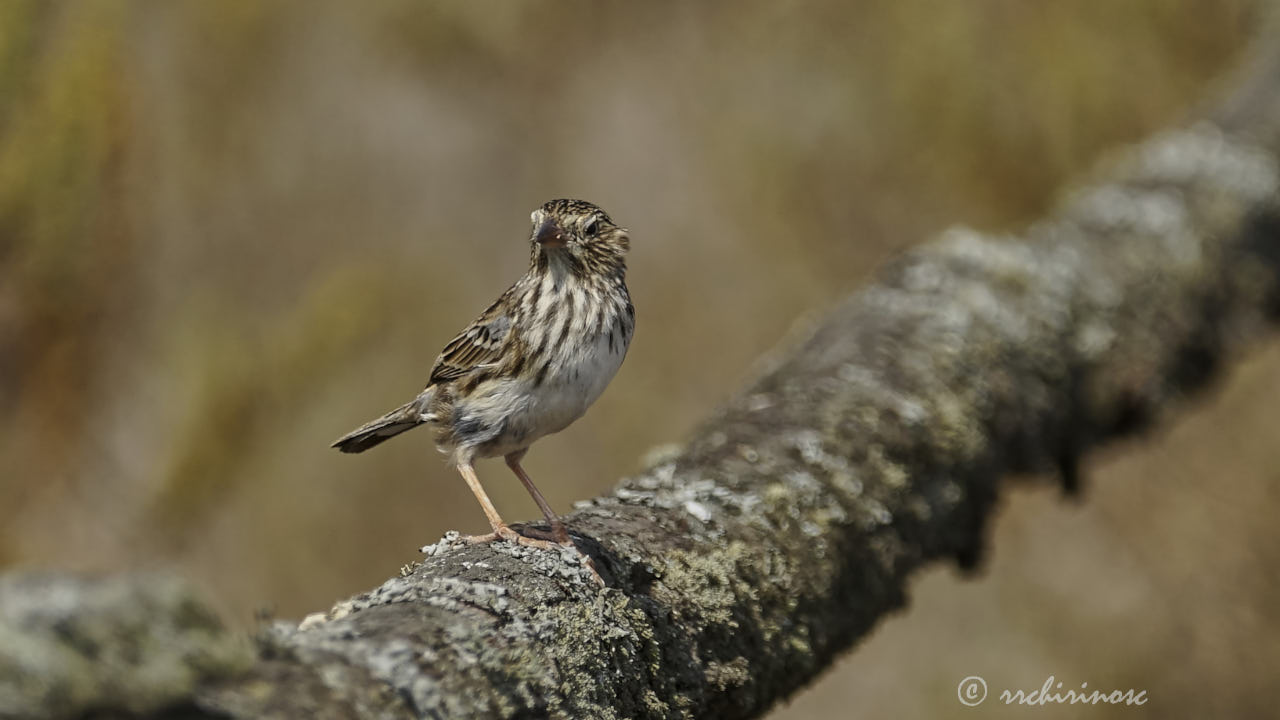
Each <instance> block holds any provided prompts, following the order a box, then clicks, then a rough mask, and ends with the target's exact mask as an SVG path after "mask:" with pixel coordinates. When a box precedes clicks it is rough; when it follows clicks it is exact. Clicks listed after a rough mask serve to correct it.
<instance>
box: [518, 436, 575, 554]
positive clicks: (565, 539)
mask: <svg viewBox="0 0 1280 720" xmlns="http://www.w3.org/2000/svg"><path fill="white" fill-rule="evenodd" d="M524 453H525V451H524V450H520V451H519V452H513V453H511V454H510V455H507V456H506V461H507V467H509V468H511V472H513V473H515V474H516V477H518V478H520V483H521V484H522V485H524V489H525V490H528V491H529V494H530V495H532V496H533V501H534V502H535V503H537V504H538V509H539V510H541V511H542V515H543V516H544V517H546V518H547V524H549V525H550V526H551V539H552V540H554V541H556V542H558V543H560V544H561V545H572V544H573V541H572V540H570V539H569V531H568V530H566V529H565V526H564V523H562V522H560V517H559V516H558V515H556V513H555V511H554V510H552V509H551V505H550V503H548V502H547V499H546V498H544V497H542V493H540V492H538V488H536V487H534V485H533V481H532V480H530V479H529V475H528V473H526V472H525V471H524V468H522V467H520V459H521V458H523V457H524Z"/></svg>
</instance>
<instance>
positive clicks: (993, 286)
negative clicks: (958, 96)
mask: <svg viewBox="0 0 1280 720" xmlns="http://www.w3.org/2000/svg"><path fill="white" fill-rule="evenodd" d="M1278 58H1280V54H1277V53H1276V52H1272V51H1269V52H1268V53H1267V54H1265V55H1262V56H1260V57H1259V58H1258V60H1257V62H1256V63H1255V65H1254V67H1253V68H1252V70H1251V71H1250V72H1249V73H1247V74H1246V76H1245V78H1244V80H1243V81H1242V82H1241V83H1240V84H1239V85H1238V87H1237V91H1236V93H1235V94H1234V95H1232V96H1230V97H1228V98H1227V99H1226V100H1225V101H1224V102H1222V103H1220V104H1218V105H1217V106H1216V108H1215V109H1214V110H1213V111H1212V112H1210V113H1208V114H1207V115H1206V117H1207V119H1205V120H1202V121H1200V122H1198V123H1196V124H1194V125H1191V126H1189V127H1187V128H1185V129H1181V130H1175V131H1170V132H1167V133H1164V134H1161V135H1159V136H1157V137H1154V138H1152V139H1150V140H1148V141H1147V142H1144V143H1142V144H1140V145H1137V146H1135V147H1134V148H1131V149H1129V150H1127V151H1124V152H1121V153H1119V154H1118V155H1116V156H1114V157H1112V158H1111V159H1110V160H1109V161H1108V162H1107V163H1105V164H1104V166H1103V167H1102V168H1101V169H1100V170H1099V171H1098V173H1097V174H1096V175H1095V176H1094V177H1093V178H1092V179H1091V180H1089V181H1088V182H1086V183H1085V184H1083V185H1081V186H1080V188H1079V189H1078V190H1077V191H1075V192H1074V193H1072V194H1071V195H1070V196H1069V197H1068V198H1067V199H1066V200H1065V201H1064V202H1063V204H1062V205H1061V206H1060V208H1059V209H1058V210H1057V211H1056V212H1055V213H1053V214H1052V215H1051V216H1050V217H1048V218H1046V219H1044V220H1043V221H1042V222H1039V223H1037V224H1036V225H1034V226H1032V227H1031V228H1030V229H1028V230H1027V231H1026V233H1025V234H1024V236H1023V237H1020V238H1018V237H992V236H988V235H984V234H982V233H979V232H975V231H972V230H966V229H954V230H950V231H948V232H946V233H944V234H943V235H942V237H940V238H938V239H937V240H935V241H933V242H931V243H929V244H926V245H924V246H921V247H919V248H918V249H916V250H914V251H913V252H911V253H909V254H908V255H906V256H905V257H903V258H901V259H899V260H898V261H897V262H895V263H893V264H892V265H891V266H890V267H888V268H887V269H886V270H885V271H884V272H883V273H882V274H881V275H880V277H879V279H878V281H877V282H876V283H875V284H873V285H872V286H870V287H868V288H866V289H864V290H863V291H861V292H859V293H857V294H856V295H854V296H853V297H851V298H849V299H848V300H846V301H845V302H843V303H842V304H841V305H840V306H839V307H837V308H835V309H834V311H833V312H831V313H830V314H829V315H828V316H827V317H826V318H825V319H824V320H823V321H821V322H820V323H818V324H817V325H816V326H815V327H814V328H812V331H811V333H810V334H809V336H808V337H807V339H805V340H804V341H802V342H799V343H797V344H795V345H794V346H793V347H791V348H789V349H786V350H785V351H782V352H780V353H778V354H777V355H776V356H775V357H774V358H773V359H772V360H771V362H770V363H769V369H768V370H767V371H766V372H764V373H763V374H762V376H761V377H760V378H759V380H757V381H756V382H754V383H752V384H751V385H750V387H748V388H746V389H744V390H743V391H742V392H740V393H739V394H738V395H737V396H736V397H735V398H734V399H733V400H732V401H731V402H730V403H729V404H728V405H727V407H725V408H723V409H722V410H720V411H719V412H718V413H717V414H716V415H714V416H713V417H711V418H710V419H708V420H707V421H706V423H704V424H703V425H702V427H701V429H699V430H698V431H696V432H695V433H693V435H692V436H691V437H690V438H689V439H688V441H687V443H685V445H684V446H683V448H682V449H680V450H679V451H673V452H672V453H670V455H669V457H667V458H666V459H664V460H662V461H661V462H659V463H657V464H656V465H655V466H653V467H652V468H650V469H649V470H647V471H646V472H644V473H643V474H641V475H639V476H637V477H633V478H629V479H626V480H624V481H623V482H622V483H621V484H620V485H619V486H618V487H617V489H616V490H615V491H614V492H613V493H611V494H609V495H606V496H604V497H600V498H596V499H594V500H591V501H588V502H585V503H580V504H579V506H578V508H577V509H576V510H575V512H573V513H572V514H571V515H570V516H569V517H568V518H567V520H568V523H569V525H570V526H571V527H572V528H573V531H574V534H575V536H576V537H577V538H578V540H579V544H580V545H581V546H582V547H583V548H585V549H587V550H588V551H589V552H590V554H591V555H592V556H593V557H594V559H595V564H596V567H597V568H598V569H599V571H600V574H601V575H602V576H603V578H604V579H605V581H606V583H607V587H605V588H600V587H598V586H597V585H596V584H595V583H594V582H593V580H592V578H591V576H590V574H589V572H588V571H586V570H585V569H584V567H583V566H582V565H581V564H580V563H579V562H578V560H577V558H576V556H575V555H574V554H573V553H571V552H566V553H563V554H560V553H556V552H550V551H540V550H532V549H527V548H515V547H510V546H507V545H505V544H498V545H494V546H490V547H477V546H464V545H460V544H457V543H454V542H452V541H451V540H450V539H448V538H446V539H445V540H442V541H441V542H440V543H438V544H436V545H434V546H430V547H428V548H425V549H424V551H425V553H426V558H425V559H424V560H423V562H422V563H421V564H420V565H417V566H415V567H413V568H411V569H407V570H406V572H405V573H404V575H403V576H402V577H398V578H394V579H391V580H389V581H387V582H386V583H384V584H383V585H382V586H381V587H379V588H377V589H375V590H372V591H370V592H368V593H365V594H362V595H359V596H357V597H355V598H352V599H350V600H347V601H344V602H341V603H339V604H338V605H336V606H335V607H334V608H333V609H332V610H331V611H330V612H329V613H327V614H325V615H323V616H315V617H312V618H308V620H307V621H305V622H304V623H302V624H301V625H300V626H299V625H298V624H294V623H284V622H279V623H276V624H274V625H273V626H272V627H271V628H270V629H269V630H267V631H266V632H265V633H264V635H263V637H261V638H260V640H259V647H258V656H257V660H256V662H254V663H252V664H251V665H249V666H248V668H247V669H244V668H243V667H241V665H239V664H237V662H232V661H230V660H227V661H225V662H219V663H213V664H211V665H206V666H202V667H205V669H204V670H202V671H200V672H197V673H196V680H194V681H193V682H186V683H185V684H182V685H181V687H180V689H179V690H178V691H174V692H169V693H160V694H153V695H150V696H148V697H150V698H153V701H152V702H150V703H149V704H148V703H134V704H129V703H127V702H124V701H123V700H121V701H120V702H115V701H114V700H113V698H116V697H117V695H118V694H117V695H112V694H109V693H108V694H106V695H101V694H100V695H97V696H94V697H97V699H98V704H96V705H95V704H92V703H89V704H86V703H85V702H81V703H80V704H79V705H78V706H76V707H78V708H79V710H80V711H81V712H82V711H84V710H85V709H87V708H95V707H97V708H104V707H105V708H120V709H127V710H132V711H133V712H144V711H148V710H154V711H155V712H157V713H158V714H164V713H166V712H171V713H176V714H190V713H194V714H210V715H226V716H231V717H243V718H251V717H255V718H256V717H298V718H301V717H350V716H360V717H413V716H418V717H430V718H461V717H467V718H536V717H546V716H550V717H566V718H699V717H706V718H711V717H714V718H748V717H756V716H758V715H760V714H761V713H762V712H764V711H765V710H766V709H767V708H769V707H770V706H771V705H772V704H773V703H775V702H776V701H777V700H779V699H781V698H783V697H785V696H787V695H788V694H790V693H792V692H794V691H795V690H797V689H798V688H800V687H802V686H803V685H804V684H805V683H806V682H808V681H809V680H810V679H811V678H813V677H814V676H815V675H816V674H817V673H819V672H820V671H821V670H822V669H823V668H825V667H826V666H827V665H828V664H829V663H830V662H831V661H832V659H833V658H834V656H835V655H836V654H837V653H839V652H842V651H844V650H846V649H847V648H849V647H850V646H851V645H852V644H853V643H854V642H855V641H856V640H857V639H858V638H859V637H860V636H862V635H863V634H864V633H866V632H867V631H868V630H869V629H870V628H871V627H872V626H873V625H874V624H875V623H876V622H877V621H878V620H879V619H880V618H882V617H883V616H884V615H885V614H886V613H889V612H891V611H893V610H895V609H898V608H900V607H902V606H903V605H904V603H905V597H904V587H905V582H906V579H907V577H908V576H909V575H910V574H911V573H912V572H913V571H915V570H917V569H919V568H920V567H922V566H923V565H924V564H926V563H929V562H932V561H937V560H948V559H954V560H957V561H958V562H959V563H960V564H961V565H962V566H965V567H971V566H973V565H974V564H975V563H976V562H977V561H978V560H979V558H980V556H981V548H982V544H983V525H984V523H985V521H986V519H987V517H988V516H989V515H990V513H991V509H992V507H991V506H992V502H993V500H994V498H995V496H996V492H997V489H998V480H999V479H1000V478H1001V477H1003V476H1006V475H1007V474H1009V473H1012V472H1029V471H1030V472H1039V471H1056V472H1059V473H1060V474H1061V476H1062V478H1063V482H1064V486H1065V487H1066V488H1067V489H1068V490H1072V491H1074V489H1075V487H1076V483H1077V480H1076V471H1075V467H1076V463H1077V460H1078V458H1079V457H1080V456H1081V454H1082V453H1084V452H1086V451H1087V450H1089V449H1090V448H1092V447H1094V446H1096V445H1097V444H1099V443H1101V442H1103V441H1106V440H1109V439H1111V438H1114V437H1117V436H1118V435H1121V434H1124V433H1127V432H1131V431H1133V430H1135V429H1139V428H1141V427H1143V426H1144V425H1145V424H1147V423H1149V422H1150V421H1152V420H1153V419H1154V418H1155V417H1156V416H1157V414H1159V413H1161V412H1163V411H1165V410H1166V409H1167V408H1168V407H1169V406H1170V404H1171V403H1172V402H1173V401H1176V400H1177V399H1178V398H1179V397H1181V396H1183V395H1184V394H1185V393H1186V392H1188V391H1190V390H1193V389H1195V388H1196V387H1198V386H1200V385H1201V384H1203V383H1204V382H1205V381H1206V380H1209V379H1211V378H1212V377H1214V376H1215V375H1216V374H1218V373H1220V372H1221V371H1222V370H1223V368H1224V366H1225V362H1224V361H1226V360H1229V359H1230V358H1231V353H1232V351H1233V350H1235V349H1236V348H1238V346H1239V345H1240V343H1241V341H1242V340H1245V339H1248V338H1250V337H1252V336H1256V335H1257V334H1259V333H1260V332H1261V331H1263V330H1264V329H1266V328H1267V327H1269V325H1270V323H1271V321H1274V320H1275V318H1276V317H1277V315H1278V314H1280V312H1278V311H1280V238H1278V237H1277V231H1278V229H1280V208H1278V206H1277V194H1276V191H1277V188H1278V187H1280V171H1278V169H1277V167H1278V165H1277V158H1278V153H1280V62H1278V61H1277V60H1278ZM11 591H12V592H11ZM6 593H10V594H9V595H6ZM13 593H17V594H13ZM90 594H92V592H90ZM15 597H20V592H18V591H14V590H13V589H12V588H0V631H4V630H5V628H6V623H9V627H10V628H12V626H13V623H15V622H17V620H15V617H16V616H15V615H14V613H13V612H12V608H13V607H15V606H16V605H15V603H18V601H17V600H15V599H14V598H15ZM18 604H20V603H18ZM166 607H167V606H166ZM176 607H177V608H181V607H185V605H184V604H183V603H178V604H177V606H176ZM172 611H173V612H179V610H178V609H172ZM108 615H109V614H108ZM196 616H199V614H198V613H197V614H196ZM196 616H192V617H196ZM28 620H29V618H27V620H24V621H23V622H27V621H28ZM46 624H48V625H49V626H50V627H56V626H57V622H56V618H54V619H48V620H47V623H46ZM196 624H197V625H200V623H199V622H197V623H196ZM33 632H35V631H33ZM211 637H213V640H215V641H216V640H217V638H216V636H211ZM4 653H5V651H4V650H2V649H0V662H2V661H3V660H4ZM181 657H183V658H186V657H189V655H182V656H181ZM228 657H232V656H228ZM182 662H186V660H183V661H182ZM184 682H185V681H184ZM5 687H6V686H5V684H4V682H3V681H0V689H3V688H5ZM5 697H6V696H5V695H4V694H3V693H0V700H2V699H3V698H5ZM15 697H16V696H15ZM12 707H14V706H12V705H10V708H12ZM156 708H160V709H159V710H156ZM164 708H168V710H165V709H164ZM5 712H6V708H5V707H4V706H3V703H0V715H3V714H4V713H5ZM70 714H75V708H72V709H71V710H70V711H69V710H67V709H65V708H54V707H48V708H47V709H46V712H45V715H47V716H68V715H70Z"/></svg>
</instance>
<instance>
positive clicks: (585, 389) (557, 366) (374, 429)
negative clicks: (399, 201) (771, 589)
mask: <svg viewBox="0 0 1280 720" xmlns="http://www.w3.org/2000/svg"><path fill="white" fill-rule="evenodd" d="M531 219H532V221H533V234H532V237H531V238H530V242H531V245H532V250H531V256H530V262H529V270H528V272H526V273H525V275H524V276H523V277H521V278H520V279H519V280H517V281H516V283H515V284H514V285H512V286H511V287H510V288H509V289H508V290H507V291H506V292H504V293H503V294H502V296H501V297H499V298H498V299H497V301H495V302H494V303H493V304H492V305H490V306H489V307H488V309H486V310H485V311H484V312H483V313H481V315H480V317H478V318H476V320H475V321H474V322H472V323H471V324H470V325H468V326H467V328H466V329H465V330H463V331H462V332H460V333H458V335H457V336H456V337H455V338H454V339H453V340H451V341H449V343H448V344H447V345H445V347H444V350H443V351H442V352H441V353H440V356H439V357H437V358H436V361H435V365H434V366H433V367H432V368H431V374H430V377H429V379H428V381H427V387H426V389H424V390H423V391H422V392H421V393H419V394H418V396H417V397H416V398H414V399H413V400H411V401H409V402H408V403H405V404H404V405H402V406H400V407H399V408H396V409H395V410H392V411H391V412H389V413H387V414H386V415H383V416H382V417H380V418H378V419H377V420H373V421H372V422H369V423H367V424H366V425H364V426H362V427H360V428H359V429H357V430H354V431H352V432H351V433H349V434H347V435H345V436H343V437H342V438H341V439H339V440H338V441H337V442H335V443H334V445H333V446H334V447H336V448H338V449H339V450H342V451H343V452H361V451H363V450H367V449H368V448H370V447H373V446H374V445H377V444H378V443H381V442H383V441H384V440H386V439H387V438H390V437H392V436H395V435H398V434H400V433H402V432H404V431H406V430H409V429H411V428H413V427H416V426H418V425H422V424H426V425H430V426H431V427H432V428H433V429H434V430H435V431H436V444H437V446H438V447H439V448H440V450H441V451H443V452H445V453H446V454H447V455H448V457H449V460H450V462H451V463H452V464H454V465H455V466H457V468H458V470H459V472H461V473H462V475H463V477H464V479H466V480H467V483H468V484H469V485H470V486H471V488H472V490H473V491H474V492H475V493H476V497H477V499H478V500H479V501H480V503H481V505H482V506H483V507H484V509H485V513H486V515H488V517H489V521H490V524H491V525H492V526H493V534H492V535H491V536H483V537H481V538H477V539H482V540H490V539H494V538H497V537H502V538H506V539H509V540H516V541H518V542H524V543H527V544H541V543H540V541H536V540H534V541H531V540H530V539H529V538H526V537H523V536H518V535H516V534H515V533H514V531H512V530H510V529H509V528H507V527H506V525H505V524H503V523H502V520H501V518H499V517H498V516H497V513H496V511H494V510H493V507H492V504H491V503H490V502H489V500H488V498H487V497H486V496H485V495H484V492H483V490H481V489H480V487H479V482H478V480H476V479H475V475H474V471H473V470H472V468H471V465H472V463H473V462H474V461H475V459H477V458H483V457H496V456H503V457H505V458H506V459H507V464H508V465H509V466H511V469H512V470H513V471H514V472H515V473H516V475H517V477H519V478H520V479H521V482H523V483H524V484H525V486H526V489H528V490H529V492H530V493H531V494H532V495H533V497H534V500H535V501H537V502H538V505H539V507H540V508H541V509H542V510H543V513H544V514H546V516H547V520H548V522H550V523H551V525H552V530H553V535H554V537H555V539H556V540H557V541H559V542H567V541H568V535H567V533H566V532H565V530H564V528H563V526H562V525H561V524H560V522H559V520H558V519H557V518H556V516H555V514H554V513H553V512H552V511H551V510H550V507H549V506H548V505H547V503H546V501H545V500H543V499H542V496H541V495H540V494H539V493H538V492H537V489H536V488H534V487H533V484H532V483H531V482H530V481H529V480H528V477H527V476H526V475H525V474H524V471H523V470H522V469H521V468H520V464H519V462H520V458H521V457H523V455H524V453H525V451H526V450H527V449H528V447H529V445H530V444H532V443H533V442H534V441H536V440H537V439H538V438H541V437H543V436H545V435H549V434H551V433H555V432H559V431H560V430H563V429H564V428H566V427H568V426H569V425H570V424H571V423H572V422H573V421H574V420H577V419H578V418H579V417H581V416H582V414H583V413H585V412H586V410H587V408H588V407H590V406H591V404H592V403H593V402H595V400H596V398H598V397H599V396H600V393H602V392H603V391H604V388H605V386H607V385H608V384H609V381H610V380H612V379H613V376H614V374H615V373H616V372H617V370H618V367H619V366H621V364H622V360H623V358H624V357H625V356H626V353H627V348H628V347H629V346H630V344H631V335H632V332H633V330H634V328H635V310H634V308H633V307H632V305H631V298H630V295H629V294H628V292H627V286H626V263H625V257H626V253H627V251H628V249H629V247H630V243H629V239H628V236H627V231H626V230H625V229H623V228H620V227H618V226H617V225H615V224H614V223H613V221H612V220H611V219H610V218H609V216H608V215H607V214H605V212H604V211H603V210H601V209H600V208H598V207H596V206H595V205H592V204H591V203H588V202H584V201H581V200H552V201H550V202H548V203H546V204H545V205H543V206H542V207H541V208H539V209H537V210H535V211H534V212H533V214H532V216H531Z"/></svg>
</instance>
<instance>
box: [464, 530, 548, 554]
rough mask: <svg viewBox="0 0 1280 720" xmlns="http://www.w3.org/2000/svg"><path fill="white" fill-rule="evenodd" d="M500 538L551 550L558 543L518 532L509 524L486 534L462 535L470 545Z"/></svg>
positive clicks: (486, 542)
mask: <svg viewBox="0 0 1280 720" xmlns="http://www.w3.org/2000/svg"><path fill="white" fill-rule="evenodd" d="M499 540H506V541H507V542H513V543H515V544H517V545H524V546H526V547H535V548H540V549H542V550H550V549H552V548H554V547H557V545H558V543H554V542H551V541H549V540H542V539H540V538H536V537H526V536H524V535H522V534H520V533H518V532H516V531H515V530H513V529H512V528H511V527H510V526H508V525H499V526H498V527H496V528H494V530H493V532H491V533H486V534H484V535H464V536H463V537H462V541H463V542H464V543H467V544H468V545H487V544H488V543H491V542H497V541H499Z"/></svg>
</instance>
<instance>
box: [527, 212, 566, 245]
mask: <svg viewBox="0 0 1280 720" xmlns="http://www.w3.org/2000/svg"><path fill="white" fill-rule="evenodd" d="M533 241H534V242H536V243H538V244H539V245H541V246H542V247H544V248H546V249H548V250H549V249H551V248H561V247H564V245H565V242H567V239H566V238H565V236H564V231H563V230H561V229H560V226H559V225H557V224H556V221H555V220H552V219H550V218H547V219H546V220H543V221H542V224H540V225H538V228H537V230H534V232H533Z"/></svg>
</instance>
